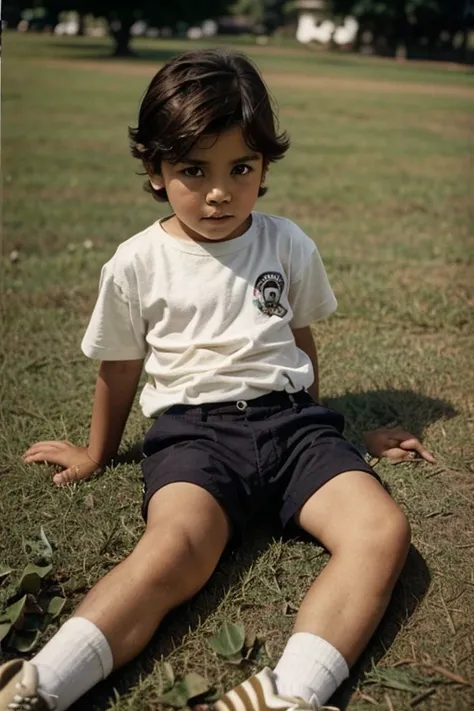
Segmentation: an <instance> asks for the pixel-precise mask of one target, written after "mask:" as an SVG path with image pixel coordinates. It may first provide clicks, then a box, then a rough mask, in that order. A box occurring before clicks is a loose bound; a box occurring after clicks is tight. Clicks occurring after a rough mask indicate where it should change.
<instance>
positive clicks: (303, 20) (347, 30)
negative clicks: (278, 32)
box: [296, 0, 359, 46]
mask: <svg viewBox="0 0 474 711" xmlns="http://www.w3.org/2000/svg"><path fill="white" fill-rule="evenodd" d="M325 6H326V3H325V1H324V0H300V2H299V3H298V9H299V16H298V24H297V27H296V39H297V40H298V42H302V43H303V44H306V43H308V42H320V43H321V44H327V43H328V42H330V41H332V42H334V43H335V44H338V45H341V46H342V45H346V44H351V42H353V41H354V40H355V38H356V35H357V30H358V28H359V24H358V22H357V20H356V19H355V18H354V17H346V18H345V19H344V24H342V25H337V24H336V23H335V22H333V21H332V20H331V19H329V18H328V17H327V15H326V10H325Z"/></svg>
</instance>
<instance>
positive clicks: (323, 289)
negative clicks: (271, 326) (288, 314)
mask: <svg viewBox="0 0 474 711" xmlns="http://www.w3.org/2000/svg"><path fill="white" fill-rule="evenodd" d="M306 239H307V243H306V244H305V246H304V249H301V250H300V251H299V254H298V256H299V265H298V267H297V268H296V270H295V271H296V275H295V278H294V280H292V282H291V284H290V288H289V295H288V298H289V301H290V305H291V308H292V310H293V318H292V320H291V323H290V326H291V328H293V329H294V328H304V327H305V326H309V325H310V324H311V323H313V322H314V321H319V320H321V319H323V318H326V316H329V315H330V314H332V313H333V312H334V311H335V310H336V308H337V301H336V297H335V296H334V293H333V291H332V289H331V286H330V284H329V279H328V277H327V274H326V270H325V268H324V265H323V262H322V260H321V257H320V255H319V252H318V250H317V248H316V245H315V244H314V243H313V242H311V240H310V239H309V237H307V238H306Z"/></svg>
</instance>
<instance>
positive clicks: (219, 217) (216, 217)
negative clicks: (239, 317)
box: [203, 215, 232, 221]
mask: <svg viewBox="0 0 474 711" xmlns="http://www.w3.org/2000/svg"><path fill="white" fill-rule="evenodd" d="M231 217H232V215H208V216H207V217H203V220H216V221H220V220H229V219H230V218H231Z"/></svg>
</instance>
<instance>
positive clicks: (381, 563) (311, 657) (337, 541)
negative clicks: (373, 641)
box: [275, 471, 410, 704]
mask: <svg viewBox="0 0 474 711" xmlns="http://www.w3.org/2000/svg"><path fill="white" fill-rule="evenodd" d="M296 522H297V524H298V525H299V526H300V527H301V528H303V529H304V530H305V531H307V532H308V533H310V534H311V535H313V536H314V537H315V538H316V539H317V540H318V541H320V542H321V543H322V545H323V546H324V547H325V548H327V550H328V551H329V553H330V554H331V558H330V560H329V562H328V564H327V565H326V567H325V568H324V570H323V571H322V573H321V574H320V575H319V576H318V578H317V579H316V580H315V582H314V583H313V585H312V586H311V588H310V590H309V591H308V593H307V595H306V597H305V599H304V601H303V603H302V605H301V608H300V610H299V613H298V616H297V618H296V622H295V627H294V631H293V632H294V634H293V636H292V638H291V639H290V640H289V642H288V645H287V647H286V649H285V652H284V654H283V656H282V658H281V659H280V661H279V663H278V665H277V667H276V669H275V674H276V682H277V688H278V692H279V693H280V694H286V695H298V696H303V697H304V698H306V700H308V701H309V700H310V699H312V700H313V701H316V702H317V703H319V704H323V703H326V701H327V700H328V698H330V696H331V695H332V694H333V693H334V691H335V689H336V688H337V686H338V685H339V684H340V683H341V682H342V680H343V679H344V678H345V677H346V676H347V675H348V667H350V666H351V665H352V664H354V662H355V661H356V660H357V658H358V657H359V656H360V654H361V652H362V651H363V649H364V648H365V646H366V645H367V643H368V641H369V639H370V638H371V636H372V634H373V633H374V631H375V629H376V627H377V625H378V624H379V622H380V620H381V618H382V616H383V614H384V612H385V610H386V608H387V605H388V603H389V600H390V597H391V594H392V591H393V587H394V585H395V582H396V580H397V578H398V576H399V574H400V572H401V570H402V567H403V565H404V563H405V560H406V556H407V553H408V549H409V545H410V527H409V524H408V521H407V519H406V517H405V515H404V513H403V512H402V511H401V509H400V508H399V507H398V505H397V504H396V503H395V502H394V501H393V499H392V498H391V497H390V496H389V495H388V493H387V492H386V491H385V490H384V488H383V487H382V486H381V485H380V484H379V483H378V482H377V481H376V479H375V478H373V477H372V476H370V474H367V473H366V472H363V471H349V472H345V473H343V474H340V475H338V476H336V477H334V478H333V479H331V480H330V481H328V482H327V483H326V484H324V485H323V486H322V487H321V488H320V489H318V490H317V491H316V492H315V493H314V494H313V495H312V496H311V497H310V498H309V499H308V500H307V501H306V503H305V504H304V505H303V506H302V508H301V509H300V511H299V513H298V514H297V516H296Z"/></svg>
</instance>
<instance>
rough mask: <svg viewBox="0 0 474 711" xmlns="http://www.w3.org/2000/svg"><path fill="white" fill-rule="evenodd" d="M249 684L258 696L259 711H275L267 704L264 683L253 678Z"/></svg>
mask: <svg viewBox="0 0 474 711" xmlns="http://www.w3.org/2000/svg"><path fill="white" fill-rule="evenodd" d="M248 683H249V684H250V686H251V687H252V689H253V691H255V693H256V695H257V707H258V711H274V710H273V709H271V708H270V707H269V706H267V702H266V701H265V694H264V693H263V686H262V682H261V681H260V679H257V677H256V676H253V677H252V678H251V679H249V680H248Z"/></svg>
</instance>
